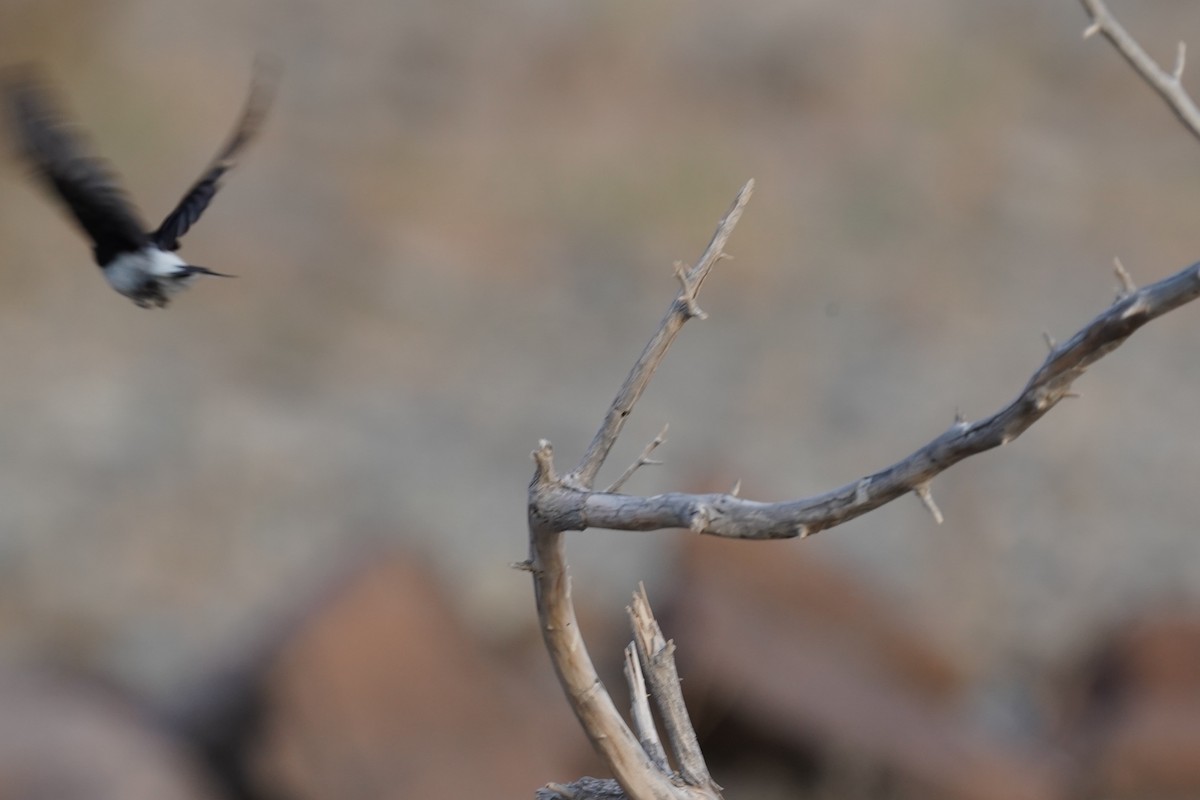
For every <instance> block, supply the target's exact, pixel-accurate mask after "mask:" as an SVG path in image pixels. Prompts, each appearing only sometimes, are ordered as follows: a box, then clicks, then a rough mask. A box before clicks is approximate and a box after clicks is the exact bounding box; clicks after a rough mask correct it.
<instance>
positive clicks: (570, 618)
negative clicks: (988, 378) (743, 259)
mask: <svg viewBox="0 0 1200 800" xmlns="http://www.w3.org/2000/svg"><path fill="white" fill-rule="evenodd" d="M1082 2H1083V5H1084V7H1085V8H1086V9H1087V11H1088V13H1089V14H1090V15H1091V17H1092V23H1091V25H1090V26H1089V27H1088V29H1087V30H1086V31H1085V35H1089V36H1090V35H1092V34H1095V33H1102V34H1103V35H1104V36H1105V37H1106V38H1107V39H1108V40H1109V41H1110V42H1112V44H1113V45H1114V46H1115V47H1116V48H1117V50H1118V52H1120V53H1121V55H1122V56H1123V57H1124V58H1125V59H1126V60H1127V61H1128V62H1129V63H1130V64H1131V65H1132V66H1133V68H1134V69H1135V70H1136V71H1137V72H1138V74H1139V75H1141V76H1142V77H1143V78H1144V79H1145V80H1146V82H1147V83H1148V84H1149V85H1150V86H1151V87H1152V88H1153V89H1154V90H1155V91H1156V92H1158V94H1159V95H1161V96H1162V97H1163V99H1164V100H1165V101H1166V102H1167V104H1168V106H1169V107H1170V108H1171V110H1172V111H1173V112H1174V113H1175V115H1176V116H1177V117H1178V118H1179V119H1180V121H1181V122H1182V123H1183V124H1184V125H1185V127H1187V128H1188V130H1189V131H1191V132H1192V134H1193V135H1195V136H1197V137H1198V138H1200V111H1198V110H1197V108H1196V105H1195V103H1194V102H1193V101H1192V99H1191V97H1190V96H1189V95H1188V93H1187V91H1186V90H1185V89H1184V88H1183V86H1182V75H1183V69H1184V63H1185V54H1186V51H1185V49H1184V47H1183V45H1182V44H1181V45H1180V47H1179V51H1178V55H1177V58H1176V62H1175V65H1174V68H1173V70H1172V72H1170V73H1167V72H1165V71H1164V70H1163V69H1162V68H1161V67H1159V66H1158V65H1157V64H1156V63H1155V62H1154V61H1153V59H1151V58H1150V57H1149V56H1147V55H1146V53H1145V51H1143V50H1142V48H1141V47H1140V46H1139V45H1138V44H1137V42H1136V41H1135V40H1134V39H1133V38H1132V37H1130V36H1129V34H1128V33H1126V32H1125V30H1124V28H1122V27H1121V25H1120V24H1119V23H1118V22H1117V21H1116V19H1115V18H1114V17H1113V16H1112V14H1111V13H1110V12H1109V11H1108V8H1107V7H1106V6H1105V4H1104V3H1103V2H1102V0H1082ZM753 186H754V184H753V181H750V182H748V183H747V184H746V185H745V186H744V187H743V188H742V190H741V192H739V193H738V196H737V198H736V199H735V200H734V203H733V205H732V206H731V207H730V209H729V211H728V212H727V213H726V215H725V216H724V217H723V218H722V220H721V221H720V223H719V224H718V226H717V230H716V233H715V234H714V235H713V238H712V241H711V242H710V243H709V246H708V248H707V249H706V250H705V252H704V254H703V255H702V256H701V257H700V259H699V260H698V261H697V262H696V264H695V265H694V266H692V267H691V268H689V269H684V268H682V267H678V266H677V268H676V276H677V278H678V279H679V281H680V284H681V288H680V291H679V293H678V294H677V296H676V297H675V300H674V301H673V302H672V304H671V306H670V308H669V309H668V310H667V314H666V315H665V316H664V318H663V320H662V322H661V324H660V325H659V328H658V330H657V332H656V333H655V334H654V336H653V337H652V338H651V339H650V341H649V342H648V343H647V345H646V347H645V349H644V350H643V351H642V354H641V356H640V357H639V358H638V360H637V363H636V364H635V365H634V367H633V369H632V370H631V371H630V373H629V376H628V377H627V378H626V379H625V382H624V384H622V386H621V389H620V391H619V392H618V393H617V396H616V398H615V399H614V400H613V402H612V404H611V405H610V407H609V409H608V412H607V413H606V415H605V418H604V421H603V423H602V424H601V426H600V429H599V430H598V431H597V433H596V435H595V437H594V438H593V439H592V442H591V444H590V445H589V446H588V449H587V452H586V453H585V454H584V456H583V458H582V459H581V460H580V462H579V464H578V465H576V467H575V468H574V469H573V470H572V471H571V472H570V473H569V474H567V475H565V476H562V477H560V476H558V475H557V474H556V472H555V470H554V464H553V451H552V449H551V447H550V443H549V442H547V441H544V440H543V441H542V442H541V443H540V444H539V446H538V449H537V450H535V451H534V452H533V458H534V461H535V463H536V468H535V471H534V477H533V480H532V482H531V484H530V488H529V506H528V513H529V530H530V556H529V560H528V562H525V563H524V564H523V565H522V566H523V567H524V568H527V569H529V571H530V572H531V573H532V574H533V576H534V587H535V594H536V597H537V605H538V616H539V619H540V621H541V624H542V631H543V636H544V638H545V642H546V647H547V649H548V651H549V653H550V658H551V661H552V662H553V664H554V667H555V669H556V671H557V672H558V676H559V680H560V681H561V683H562V685H563V687H564V689H565V690H566V693H567V695H568V698H569V700H570V703H571V706H572V708H573V709H574V711H575V713H576V715H577V716H578V718H579V720H580V722H581V724H582V725H583V727H584V730H585V731H586V732H587V734H588V737H589V738H590V739H591V741H592V744H593V745H594V746H595V748H596V750H597V751H598V752H599V754H600V755H601V757H602V758H603V759H604V760H605V763H606V764H608V766H609V767H610V768H611V770H612V772H613V774H614V775H615V776H616V779H617V782H619V784H620V787H621V789H623V790H624V793H625V795H626V796H628V797H630V798H634V800H681V799H684V798H686V799H687V800H699V799H700V798H707V800H717V798H720V796H721V795H720V788H719V787H718V786H717V785H716V784H715V783H714V782H713V781H712V779H711V778H710V777H709V775H708V770H707V768H706V767H705V766H704V760H703V757H702V755H701V753H700V749H699V746H698V745H697V744H696V740H695V732H694V731H693V730H692V728H691V724H690V722H689V721H688V718H687V712H686V709H684V707H683V702H682V698H681V696H680V694H679V681H678V677H677V675H676V674H675V668H674V663H673V657H672V652H673V646H672V645H671V644H670V643H668V642H667V641H666V640H665V638H664V637H663V636H662V633H661V631H659V630H658V628H657V625H656V624H648V623H645V622H644V621H643V622H642V623H639V622H638V621H637V619H638V617H639V615H641V616H645V617H648V615H649V607H648V605H645V596H644V592H643V593H641V594H639V595H636V596H635V599H634V609H633V610H632V611H631V613H632V614H633V616H634V618H635V636H634V642H635V645H636V651H637V657H636V658H634V657H633V654H632V652H630V651H627V661H626V675H627V680H628V681H629V683H630V688H631V692H632V693H633V697H634V708H633V713H632V715H633V718H634V721H635V725H636V727H637V729H638V735H635V734H634V733H633V732H632V731H631V730H630V729H629V727H628V725H626V723H625V721H624V720H623V719H622V718H621V716H620V714H619V713H618V712H617V710H616V707H615V706H614V704H613V702H612V699H611V697H610V696H609V694H608V692H607V691H606V690H605V689H604V687H603V685H602V684H601V683H600V680H599V677H598V676H597V674H596V670H595V667H594V666H593V665H592V662H591V658H590V656H589V655H588V653H587V649H586V646H585V645H584V642H583V639H582V637H581V636H580V634H579V630H578V626H577V623H576V619H575V610H574V606H573V604H572V601H571V585H570V577H569V575H568V573H567V563H566V554H565V545H564V539H563V532H564V531H572V530H584V529H586V528H589V527H600V528H611V529H618V530H659V529H663V528H690V529H691V530H693V531H696V532H700V533H709V534H714V535H717V536H726V537H731V538H739V539H775V538H786V537H792V536H801V537H803V536H807V535H809V534H812V533H816V532H818V531H821V530H825V529H827V528H832V527H834V526H836V525H840V524H842V523H844V522H846V521H848V520H851V519H854V518H855V517H858V516H861V515H863V514H865V513H867V512H869V511H872V510H874V509H876V508H878V507H879V506H881V505H883V504H885V503H888V502H890V501H892V500H894V499H895V498H897V497H899V496H901V495H904V494H908V493H910V492H911V493H914V494H916V495H917V497H918V498H919V499H920V500H921V501H922V502H923V503H924V504H925V506H926V508H928V509H929V511H930V513H931V514H932V515H933V517H934V519H935V520H936V521H937V522H941V512H940V510H939V509H938V507H937V505H936V504H935V503H934V502H933V497H932V494H931V492H930V481H931V480H932V478H933V477H934V476H936V475H938V474H939V473H941V472H943V471H944V470H946V469H948V468H949V467H951V466H953V465H954V464H956V463H958V462H959V461H961V460H963V459H964V458H967V457H969V456H972V455H975V454H977V453H981V452H983V451H985V450H989V449H991V448H994V447H997V446H999V445H1002V444H1006V443H1008V442H1010V441H1012V440H1013V439H1015V438H1016V437H1017V436H1019V435H1021V433H1023V432H1024V431H1025V430H1026V429H1028V428H1029V426H1031V425H1032V424H1033V423H1034V422H1036V421H1037V420H1039V419H1041V418H1042V416H1044V415H1045V414H1046V413H1047V412H1048V411H1049V410H1050V409H1051V408H1053V407H1054V406H1055V405H1056V404H1057V403H1058V402H1059V401H1060V400H1062V399H1064V398H1066V397H1072V396H1074V394H1073V393H1072V392H1071V385H1072V383H1073V382H1074V381H1075V380H1077V379H1078V378H1079V377H1080V376H1081V375H1082V374H1083V373H1084V371H1085V370H1086V369H1087V368H1088V367H1089V366H1090V365H1091V364H1092V363H1094V362H1095V361H1097V360H1099V359H1100V358H1102V357H1103V356H1105V355H1106V354H1108V353H1110V352H1111V351H1112V350H1114V349H1116V348H1117V347H1119V346H1120V345H1121V344H1123V343H1124V342H1125V340H1126V339H1128V338H1129V336H1131V335H1132V334H1133V332H1134V331H1136V330H1137V329H1138V328H1140V327H1141V326H1143V325H1145V324H1146V323H1148V322H1150V321H1151V320H1153V319H1155V318H1157V317H1159V316H1162V315H1163V314H1166V313H1167V312H1169V311H1172V310H1174V309H1176V308H1178V307H1179V306H1181V305H1184V304H1185V303H1188V302H1191V301H1192V300H1194V299H1196V297H1197V296H1200V263H1198V264H1193V265H1191V266H1189V267H1187V268H1185V269H1183V270H1181V271H1179V272H1178V273H1176V274H1175V275H1172V276H1170V277H1168V278H1165V279H1163V280H1161V281H1159V282H1157V283H1154V284H1151V285H1149V286H1145V287H1143V288H1141V289H1137V288H1136V287H1135V286H1134V284H1133V281H1132V279H1130V277H1129V275H1128V273H1127V272H1126V271H1125V270H1124V268H1123V267H1122V266H1121V264H1120V262H1119V261H1118V262H1117V263H1116V273H1117V277H1118V279H1119V280H1120V281H1121V286H1122V291H1121V294H1120V295H1119V297H1118V299H1117V301H1116V302H1115V303H1114V304H1113V305H1112V306H1111V307H1109V308H1108V309H1106V310H1105V311H1102V312H1101V313H1100V314H1099V315H1097V316H1096V317H1095V318H1094V319H1093V320H1092V321H1091V322H1089V323H1088V324H1087V325H1085V326H1084V327H1083V328H1082V329H1081V330H1080V331H1079V332H1078V333H1076V334H1075V335H1074V336H1072V337H1071V338H1070V339H1069V340H1068V341H1067V342H1066V343H1064V344H1061V345H1060V344H1058V343H1057V342H1055V341H1054V340H1053V338H1051V337H1049V336H1048V335H1047V336H1046V339H1047V345H1048V347H1049V350H1050V352H1049V353H1048V355H1047V356H1046V359H1045V361H1044V362H1043V363H1042V365H1041V366H1040V367H1039V368H1038V369H1037V370H1036V371H1035V372H1034V374H1033V376H1032V377H1030V379H1029V380H1028V381H1027V382H1026V384H1025V386H1024V388H1022V389H1021V391H1020V392H1019V393H1018V395H1017V397H1016V399H1014V400H1013V401H1012V402H1011V403H1009V404H1008V405H1007V406H1005V407H1004V408H1002V409H1000V410H999V411H997V412H996V413H994V414H992V415H991V416H990V417H987V418H985V419H982V420H979V421H977V422H973V423H971V422H967V421H966V420H965V419H964V418H963V417H962V416H961V415H960V414H956V415H955V420H954V423H953V424H952V425H951V426H950V428H949V429H948V430H946V431H945V432H944V433H942V434H941V435H939V436H937V437H935V438H934V439H933V440H932V441H930V442H929V443H928V444H926V445H925V446H924V447H922V448H920V449H919V450H917V451H916V452H914V453H912V454H911V455H909V456H907V457H906V458H903V459H901V460H900V461H898V462H896V463H895V464H893V465H892V466H889V467H887V468H885V469H883V470H880V471H878V472H876V473H873V474H871V475H868V476H866V477H863V478H860V479H859V480H856V481H854V482H852V483H849V484H847V485H845V486H842V487H840V488H837V489H834V490H832V491H830V492H826V493H825V494H822V495H817V496H814V497H810V498H802V499H797V500H788V501H783V502H778V503H761V502H754V501H749V500H744V499H742V498H739V497H737V496H736V495H737V488H735V489H734V490H733V491H732V492H731V493H730V494H683V493H669V494H662V495H656V496H654V497H636V496H630V495H621V494H615V493H614V492H615V489H616V488H619V487H620V485H621V484H622V483H623V481H624V480H625V479H627V478H628V476H629V474H632V471H633V470H635V469H637V467H638V466H640V465H641V464H643V463H649V462H648V456H649V454H650V452H651V451H652V450H653V448H654V447H655V446H657V445H656V443H655V442H652V443H651V445H650V446H648V447H647V448H646V450H645V451H643V453H642V456H641V457H640V458H639V459H638V461H637V462H636V463H635V464H634V466H632V467H631V468H630V469H629V470H626V474H625V475H623V476H622V477H621V479H619V480H618V481H617V483H615V484H614V486H613V487H612V489H610V491H607V492H597V491H594V490H593V488H592V487H593V485H594V483H595V480H596V475H597V474H598V472H599V470H600V468H601V466H602V465H603V464H604V461H605V459H606V458H607V457H608V454H609V453H610V451H611V450H612V447H613V445H614V444H615V442H616V440H617V437H618V436H619V435H620V433H621V430H622V428H623V426H624V423H625V420H626V418H627V417H628V416H629V414H630V413H631V412H632V410H633V406H634V405H635V404H636V402H637V400H638V398H639V397H640V396H641V394H642V392H643V391H644V390H645V388H646V386H647V384H648V383H649V380H650V378H651V376H652V375H653V373H654V371H655V369H656V368H657V367H658V365H659V363H660V362H661V361H662V359H663V357H664V356H665V354H666V352H667V350H668V348H669V347H670V345H671V343H672V342H673V341H674V339H675V337H676V336H677V335H678V333H679V330H680V329H681V328H682V326H683V323H684V322H686V321H687V320H688V319H691V318H693V317H703V312H702V311H701V310H700V307H699V305H698V304H697V299H696V298H697V295H698V293H699V290H700V286H701V284H702V283H703V281H704V278H705V277H706V276H707V275H708V272H709V271H710V270H711V268H712V266H713V265H714V264H715V263H716V262H717V261H719V260H720V259H721V258H722V257H724V255H725V253H724V247H725V243H726V242H727V240H728V238H729V236H730V234H731V233H732V231H733V228H734V227H735V226H736V225H737V222H738V220H739V219H740V217H741V214H742V211H743V210H744V208H745V206H746V203H747V201H748V200H749V198H750V194H751V193H752V191H753ZM660 438H661V435H660ZM656 442H657V440H656ZM739 485H740V484H739ZM643 607H644V609H643ZM649 620H650V623H652V622H653V618H652V617H649ZM647 679H648V682H649V685H650V694H651V695H652V696H653V697H654V698H655V700H656V702H657V703H658V704H659V710H660V713H661V714H662V716H663V719H664V727H665V728H666V729H667V734H668V742H669V744H670V746H671V749H672V753H673V755H674V756H675V759H676V762H677V763H678V764H679V768H680V772H679V774H678V775H676V774H673V773H671V772H669V769H668V767H667V764H666V761H665V754H664V750H663V745H662V742H661V741H660V740H659V738H658V736H657V732H656V731H655V730H654V726H653V720H652V718H651V716H650V714H649V709H648V707H647V705H646V703H645V696H644V692H645V688H644V687H645V681H646V680H647ZM621 796H622V793H621V791H620V790H619V789H617V788H616V787H615V786H613V785H612V783H611V782H607V781H595V780H594V779H584V780H583V781H580V782H577V783H575V784H570V785H567V786H562V785H558V784H551V785H548V786H547V787H546V789H544V790H543V791H542V792H539V797H561V798H576V799H577V800H583V798H593V797H614V798H615V797H621Z"/></svg>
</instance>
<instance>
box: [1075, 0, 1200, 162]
mask: <svg viewBox="0 0 1200 800" xmlns="http://www.w3.org/2000/svg"><path fill="white" fill-rule="evenodd" d="M1081 2H1082V3H1083V7H1084V9H1086V10H1087V12H1088V15H1089V16H1090V17H1091V18H1092V24H1091V25H1089V26H1088V27H1087V28H1085V29H1084V31H1083V35H1084V37H1085V38H1088V37H1091V36H1094V35H1096V34H1097V33H1100V34H1103V35H1104V38H1105V39H1108V41H1110V42H1112V46H1113V47H1115V48H1116V49H1117V52H1118V53H1120V54H1121V56H1122V57H1123V58H1124V59H1125V60H1126V61H1128V62H1129V65H1130V66H1131V67H1133V69H1134V71H1135V72H1137V74H1138V75H1140V76H1141V77H1142V80H1144V81H1145V82H1146V83H1147V84H1149V86H1150V88H1151V89H1153V90H1154V91H1156V92H1158V94H1159V95H1160V96H1161V97H1162V99H1163V100H1166V101H1167V105H1168V106H1169V107H1170V109H1171V111H1172V112H1173V113H1174V114H1175V116H1176V117H1178V118H1179V121H1180V122H1182V123H1183V126H1184V127H1185V128H1187V129H1188V130H1189V131H1191V133H1192V135H1193V136H1195V137H1196V138H1200V109H1197V108H1196V103H1195V101H1194V100H1192V98H1191V95H1189V94H1188V92H1187V90H1186V89H1184V88H1183V68H1184V65H1185V63H1186V59H1187V46H1186V45H1185V44H1184V43H1183V42H1180V43H1179V46H1178V49H1177V50H1176V52H1175V66H1174V67H1173V68H1172V69H1171V71H1170V72H1167V71H1166V70H1164V69H1163V68H1162V67H1160V66H1159V65H1158V62H1156V61H1155V60H1154V59H1153V58H1151V57H1150V56H1149V55H1148V54H1147V53H1146V51H1145V50H1143V49H1142V46H1141V45H1139V44H1138V43H1137V40H1136V39H1134V38H1133V37H1132V36H1130V35H1129V32H1128V31H1126V30H1125V28H1124V27H1123V26H1122V25H1121V23H1120V22H1118V21H1117V18H1116V17H1114V16H1113V15H1112V12H1111V11H1109V10H1108V6H1107V5H1105V3H1104V0H1081Z"/></svg>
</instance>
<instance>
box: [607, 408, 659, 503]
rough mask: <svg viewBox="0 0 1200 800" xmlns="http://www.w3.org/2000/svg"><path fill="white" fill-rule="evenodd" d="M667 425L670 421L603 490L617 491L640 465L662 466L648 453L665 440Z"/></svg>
mask: <svg viewBox="0 0 1200 800" xmlns="http://www.w3.org/2000/svg"><path fill="white" fill-rule="evenodd" d="M669 427H670V423H667V424H665V425H663V426H662V430H661V431H659V432H658V436H655V437H654V438H653V439H651V440H650V443H649V444H647V445H646V446H645V448H643V449H642V454H641V455H640V456H638V457H637V460H635V461H634V462H633V463H632V464H630V465H629V466H628V467H626V468H625V471H624V472H622V473H621V477H619V478H617V479H616V480H615V481H613V483H612V486H609V487H608V488H607V489H605V490H604V491H606V492H615V491H617V490H618V489H620V488H621V487H622V486H624V485H625V481H627V480H629V479H630V478H631V477H633V473H635V472H637V471H638V470H639V469H640V468H642V467H645V466H656V467H657V466H662V463H663V462H661V461H655V460H654V459H652V458H650V455H651V454H652V453H653V452H654V451H655V450H657V449H658V448H659V446H660V445H661V444H662V443H663V442H665V441H667V428H669Z"/></svg>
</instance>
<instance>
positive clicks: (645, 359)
mask: <svg viewBox="0 0 1200 800" xmlns="http://www.w3.org/2000/svg"><path fill="white" fill-rule="evenodd" d="M753 193H754V181H753V180H749V181H746V185H745V186H743V187H742V190H741V191H740V192H738V194H737V197H735V198H734V200H733V205H731V206H730V207H729V210H728V211H726V212H725V216H724V217H722V218H721V221H720V222H719V223H718V224H717V230H716V232H715V233H714V234H713V237H712V240H711V241H710V242H709V243H708V247H707V248H705V250H704V253H703V255H701V256H700V258H699V260H697V261H696V263H695V265H693V266H692V267H691V268H690V269H686V270H680V271H679V280H680V282H681V283H682V284H683V288H681V289H680V291H679V294H678V295H676V297H675V300H674V301H673V302H672V303H671V307H670V308H669V309H667V313H666V316H664V317H663V320H662V322H661V323H659V326H658V331H657V332H656V333H655V334H654V336H653V337H651V339H650V341H649V342H647V343H646V347H645V349H644V350H642V354H641V356H639V357H638V360H637V363H635V364H634V365H633V369H631V370H630V371H629V376H628V377H626V378H625V382H624V383H623V384H621V388H620V390H619V391H618V392H617V396H616V397H615V398H613V401H612V404H611V405H610V406H609V408H608V413H607V414H605V415H604V422H602V423H601V424H600V429H599V430H598V431H596V435H595V436H594V437H592V442H591V444H589V445H588V449H587V452H585V453H584V454H583V458H581V459H580V460H579V464H578V465H577V466H576V467H575V469H574V470H572V471H571V474H570V476H569V482H570V483H571V484H573V485H575V486H578V487H580V488H582V489H591V488H592V485H593V484H594V483H595V481H596V473H598V472H599V471H600V467H601V466H603V465H604V460H605V459H606V458H608V454H609V451H611V450H612V446H613V445H614V444H615V443H616V441H617V437H618V436H619V435H620V434H621V429H622V428H623V427H624V426H625V420H626V419H627V418H628V417H629V414H630V412H631V411H633V406H634V405H635V404H636V403H637V401H638V398H640V397H641V396H642V392H644V391H645V390H646V385H647V384H649V383H650V377H651V376H652V375H653V374H654V371H655V370H656V369H658V365H659V364H660V363H661V362H662V359H663V356H665V355H666V354H667V350H668V349H669V348H670V347H671V343H672V342H674V341H675V337H676V336H678V335H679V331H680V329H681V328H683V323H685V322H687V321H688V320H689V319H691V318H692V317H693V316H695V312H697V311H698V310H699V309H698V307H697V306H696V294H697V293H698V292H699V291H700V286H701V284H703V283H704V279H705V278H706V277H708V273H709V271H710V270H711V269H712V267H713V265H714V264H716V263H717V262H718V261H720V260H721V258H722V257H723V256H724V254H725V243H726V242H728V241H729V237H730V235H731V234H732V233H733V229H734V228H735V227H737V224H738V220H740V219H741V218H742V211H744V210H745V208H746V204H747V203H749V202H750V195H752V194H753Z"/></svg>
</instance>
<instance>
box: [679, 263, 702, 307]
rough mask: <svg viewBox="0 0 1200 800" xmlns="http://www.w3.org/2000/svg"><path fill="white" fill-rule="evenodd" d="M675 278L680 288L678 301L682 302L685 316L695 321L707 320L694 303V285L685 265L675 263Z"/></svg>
mask: <svg viewBox="0 0 1200 800" xmlns="http://www.w3.org/2000/svg"><path fill="white" fill-rule="evenodd" d="M675 277H676V278H678V279H679V285H680V286H681V287H682V289H681V290H680V292H679V299H680V300H682V301H683V307H684V308H685V309H686V310H687V315H688V316H689V317H694V318H695V319H708V314H706V313H704V310H703V309H702V308H700V305H699V304H698V303H697V302H696V284H695V282H694V281H692V280H691V278H690V277H689V276H688V266H687V264H684V263H683V262H682V261H676V262H675Z"/></svg>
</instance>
